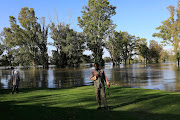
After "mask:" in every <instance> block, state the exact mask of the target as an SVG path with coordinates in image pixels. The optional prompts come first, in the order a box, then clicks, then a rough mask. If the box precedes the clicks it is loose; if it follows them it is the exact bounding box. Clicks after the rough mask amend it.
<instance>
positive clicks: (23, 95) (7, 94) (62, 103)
mask: <svg viewBox="0 0 180 120" xmlns="http://www.w3.org/2000/svg"><path fill="white" fill-rule="evenodd" d="M106 93H107V90H106ZM107 101H108V104H109V106H110V109H111V110H110V111H107V110H105V109H104V108H102V109H101V110H96V108H97V103H96V99H95V94H94V87H93V86H84V87H76V88H70V89H20V92H19V94H13V95H12V94H11V90H4V89H1V90H0V118H1V119H2V120H6V119H7V120H8V119H10V120H16V119H17V120H32V119H34V120H35V119H42V120H50V119H51V120H52V119H54V120H58V119H59V120H85V119H86V120H94V119H103V120H112V119H113V120H115V119H121V120H127V119H128V120H179V119H180V93H179V92H167V91H160V90H148V89H139V88H126V87H119V86H111V88H110V96H107ZM102 106H103V104H102Z"/></svg>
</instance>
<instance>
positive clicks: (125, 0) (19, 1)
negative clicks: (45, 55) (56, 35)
mask: <svg viewBox="0 0 180 120" xmlns="http://www.w3.org/2000/svg"><path fill="white" fill-rule="evenodd" d="M109 2H110V4H112V5H114V6H116V7H117V9H116V15H115V16H113V17H112V20H113V22H114V23H115V24H117V28H116V30H117V31H127V32H128V33H129V34H131V35H135V36H136V37H140V38H146V39H147V40H148V41H149V40H152V39H154V40H156V41H158V42H159V43H160V41H162V40H161V39H158V38H154V37H152V34H153V33H155V32H157V31H156V30H155V28H156V27H158V26H159V25H161V22H162V21H164V20H166V19H167V18H168V17H169V12H168V10H167V9H166V7H168V6H169V5H174V6H175V7H176V6H177V2H178V0H109ZM0 3H1V4H0V16H1V17H0V31H2V30H3V28H4V27H9V16H14V17H16V18H18V14H19V12H20V10H21V8H22V7H29V8H34V9H35V13H36V16H37V17H38V18H40V17H46V21H47V23H48V22H49V18H52V19H53V16H54V13H55V12H54V11H56V13H57V15H58V18H59V21H61V22H65V23H69V22H68V20H69V17H70V16H71V19H70V20H71V21H70V22H71V28H73V29H75V30H77V31H82V30H81V29H80V28H79V27H78V26H77V23H78V22H77V17H78V16H81V15H82V14H81V12H80V11H81V10H82V7H83V6H85V5H87V3H88V0H1V2H0ZM48 41H52V40H51V39H50V38H48ZM48 48H49V52H50V51H51V50H52V49H53V48H52V47H50V46H49V47H48ZM168 48H171V47H170V46H169V47H166V49H168ZM85 53H86V54H90V52H88V51H86V52H85ZM105 56H109V53H108V52H107V50H105V52H104V55H103V57H105Z"/></svg>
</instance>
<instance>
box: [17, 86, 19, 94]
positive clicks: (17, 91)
mask: <svg viewBox="0 0 180 120" xmlns="http://www.w3.org/2000/svg"><path fill="white" fill-rule="evenodd" d="M18 92H19V90H18V85H16V93H18Z"/></svg>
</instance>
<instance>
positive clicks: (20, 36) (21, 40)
mask: <svg viewBox="0 0 180 120" xmlns="http://www.w3.org/2000/svg"><path fill="white" fill-rule="evenodd" d="M9 19H10V20H9V21H10V27H9V28H6V27H5V28H4V29H3V31H2V35H3V37H4V41H5V43H6V47H7V48H9V49H17V48H18V49H19V51H17V53H16V54H15V55H17V56H15V58H16V59H15V61H12V62H15V63H17V64H18V63H19V64H22V61H23V64H27V65H31V64H33V65H36V64H42V65H43V66H44V67H47V65H48V63H47V61H48V55H47V47H46V45H47V35H48V28H47V27H46V28H45V23H43V25H41V24H39V23H38V22H37V20H38V19H37V17H36V16H35V11H34V9H33V8H30V9H29V8H28V7H24V8H21V11H20V13H19V16H18V20H19V23H20V25H17V21H16V18H15V17H13V16H10V17H9ZM41 26H42V27H41ZM21 27H22V28H21ZM39 60H40V62H39Z"/></svg>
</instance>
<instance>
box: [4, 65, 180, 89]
mask: <svg viewBox="0 0 180 120" xmlns="http://www.w3.org/2000/svg"><path fill="white" fill-rule="evenodd" d="M17 69H18V70H19V73H20V79H21V81H20V86H19V87H20V88H70V87H74V86H75V87H76V86H83V85H92V82H91V80H90V79H89V78H90V75H91V71H92V70H93V69H94V68H93V67H92V68H85V69H58V68H53V67H51V68H49V69H45V70H44V69H41V68H38V69H33V68H32V69H22V68H21V69H20V68H17ZM104 71H105V73H106V76H107V77H108V79H109V81H110V82H111V84H115V85H119V86H128V87H137V88H145V89H157V90H165V91H180V69H178V68H177V66H176V65H173V64H169V63H168V64H150V65H147V66H144V65H143V64H133V65H127V66H126V67H125V66H123V65H120V66H118V67H113V66H112V65H111V64H106V66H105V68H104ZM11 75H12V70H10V69H9V70H7V69H0V89H8V88H11V87H12V85H11V84H12V83H11V81H10V77H11Z"/></svg>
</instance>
